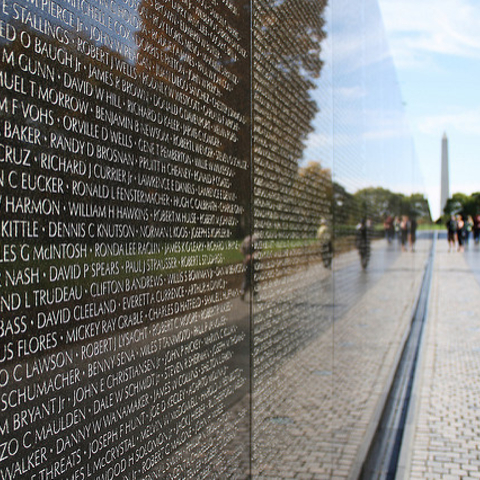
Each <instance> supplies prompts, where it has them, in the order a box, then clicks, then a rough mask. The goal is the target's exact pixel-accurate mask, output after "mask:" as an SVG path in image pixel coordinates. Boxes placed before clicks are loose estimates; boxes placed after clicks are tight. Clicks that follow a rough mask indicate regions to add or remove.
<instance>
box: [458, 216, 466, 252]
mask: <svg viewBox="0 0 480 480" xmlns="http://www.w3.org/2000/svg"><path fill="white" fill-rule="evenodd" d="M457 241H458V251H459V252H463V244H464V241H465V222H464V221H463V218H462V216H461V215H457Z"/></svg>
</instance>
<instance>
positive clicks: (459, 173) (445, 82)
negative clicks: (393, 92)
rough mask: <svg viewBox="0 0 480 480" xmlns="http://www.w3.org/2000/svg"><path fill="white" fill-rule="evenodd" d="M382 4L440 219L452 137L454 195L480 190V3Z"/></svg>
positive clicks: (423, 0)
mask: <svg viewBox="0 0 480 480" xmlns="http://www.w3.org/2000/svg"><path fill="white" fill-rule="evenodd" d="M378 3H379V5H380V9H381V12H382V16H383V21H384V25H385V29H386V33H387V38H388V42H389V45H390V50H391V53H392V56H393V60H394V63H395V66H396V70H397V77H398V81H399V86H400V89H401V94H402V98H403V102H404V105H405V111H406V115H407V119H408V121H409V124H410V130H411V133H412V135H413V138H414V145H415V149H416V155H417V157H418V162H419V164H420V168H421V171H422V175H423V183H424V186H425V192H426V194H427V195H428V198H429V201H430V209H431V213H432V216H433V218H434V219H436V218H438V216H439V215H440V159H441V139H442V136H443V133H444V132H445V133H446V134H447V137H448V145H449V160H450V195H452V194H453V193H456V192H463V193H466V194H470V193H473V192H475V191H480V1H478V0H378Z"/></svg>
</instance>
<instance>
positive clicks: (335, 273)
mask: <svg viewBox="0 0 480 480" xmlns="http://www.w3.org/2000/svg"><path fill="white" fill-rule="evenodd" d="M419 178H420V177H419V175H418V173H417V170H416V159H415V154H414V149H413V147H412V143H411V140H410V136H409V133H408V128H407V126H406V123H405V121H404V117H403V112H402V105H401V98H400V96H399V92H398V89H397V84H396V79H395V73H394V69H393V66H392V63H391V59H390V56H389V53H388V48H387V46H386V43H385V37H384V33H383V30H382V28H381V19H380V16H379V12H378V9H377V6H376V3H375V2H374V1H373V0H362V2H350V1H347V0H335V2H330V4H327V2H326V1H324V0H281V1H273V0H252V1H247V0H237V1H231V0H212V1H209V2H206V1H204V0H57V1H53V0H17V1H12V0H0V480H20V479H22V480H23V479H29V480H53V479H68V480H82V479H94V480H111V479H114V478H119V479H122V480H150V479H187V478H191V479H200V478H205V479H214V478H215V479H225V478H239V479H243V478H283V476H286V477H288V478H294V477H295V475H297V474H299V473H305V471H304V465H305V464H307V465H309V468H311V469H312V470H311V471H310V474H311V475H312V477H313V478H322V479H323V478H330V477H331V476H333V475H336V476H339V475H340V476H342V475H344V476H345V478H347V476H348V475H349V472H350V473H351V472H353V471H355V464H356V462H358V455H360V453H361V452H362V451H364V450H365V448H366V447H365V444H364V441H363V436H362V433H361V432H360V433H359V432H358V431H357V430H356V427H357V426H358V425H363V424H365V423H368V421H369V419H370V418H372V417H373V416H374V415H373V413H372V411H371V409H369V408H370V407H369V406H368V405H367V403H366V401H365V402H364V400H365V395H367V394H368V395H370V394H371V392H372V391H373V392H378V391H381V390H382V388H383V386H382V385H380V386H379V384H378V381H377V380H375V378H372V377H369V376H368V374H367V373H368V372H370V371H371V370H372V368H374V367H371V365H374V364H375V362H376V361H379V359H380V358H386V357H388V356H389V355H393V354H394V353H395V351H394V349H395V348H397V346H396V344H395V342H394V341H392V337H389V336H388V335H387V334H386V335H385V336H384V337H382V338H385V339H386V340H385V341H384V342H383V340H382V342H383V343H382V342H380V344H377V343H375V342H374V341H373V340H372V338H371V336H369V334H370V332H372V331H373V332H380V330H379V329H378V328H377V326H376V325H374V324H371V323H370V321H369V320H368V319H372V318H376V317H375V315H377V316H378V317H379V318H382V319H387V320H388V321H387V322H383V325H384V326H385V329H386V331H387V332H390V334H391V335H397V336H398V335H400V334H401V333H402V332H403V330H402V328H404V325H405V319H404V318H403V317H402V318H397V317H395V316H394V315H392V314H391V311H387V310H386V309H385V308H384V307H382V306H378V303H377V304H376V305H377V306H376V307H375V306H372V305H373V304H371V303H370V302H372V299H373V298H378V295H380V293H378V292H377V291H376V290H375V289H374V287H376V286H378V285H380V284H381V285H388V284H389V283H388V282H389V281H393V280H392V279H394V276H392V275H393V274H392V272H398V271H402V272H403V271H404V270H405V268H406V270H405V271H406V273H405V275H406V278H407V281H405V282H404V283H403V285H404V286H405V288H403V289H399V290H398V291H397V292H393V293H392V297H391V299H390V305H392V304H395V305H397V304H396V303H395V302H397V300H398V299H399V298H401V299H402V301H404V302H405V303H404V304H402V305H403V306H402V307H401V308H400V307H399V310H401V311H402V312H405V311H407V310H408V308H409V304H410V303H413V300H414V298H415V296H416V283H415V281H414V280H415V279H416V275H417V273H418V272H419V271H420V270H419V267H417V265H420V264H421V262H417V263H415V261H414V260H413V258H412V259H411V262H410V263H408V262H407V263H406V264H403V266H402V265H400V267H399V266H398V265H397V263H395V262H397V261H399V259H400V260H401V258H400V250H399V248H396V247H395V246H390V243H388V245H387V244H385V242H386V241H384V240H379V241H378V242H376V243H375V242H373V244H374V245H373V247H372V253H371V257H372V259H371V263H370V266H369V268H367V269H362V267H361V265H360V260H359V256H358V251H357V250H358V248H357V247H358V231H359V225H361V224H362V220H365V222H366V221H367V220H368V222H369V223H368V225H369V229H368V238H370V237H372V238H374V237H375V238H376V237H380V236H381V234H382V231H381V230H382V227H381V225H382V224H383V222H384V220H385V219H386V217H388V216H401V215H412V214H414V216H415V218H418V219H420V218H422V215H423V216H426V211H427V210H428V205H427V206H426V207H425V205H426V203H425V199H424V197H423V196H422V195H421V194H418V195H417V196H410V197H408V196H407V195H410V194H411V193H412V192H418V191H420V185H419ZM387 191H388V192H389V193H391V194H392V195H390V194H388V195H387V194H386V193H385V192H387ZM407 192H408V193H407ZM402 202H403V203H402ZM412 205H413V206H412ZM365 224H366V223H365ZM382 242H383V243H382ZM384 244H385V245H384ZM389 249H390V250H389ZM375 252H377V253H375ZM378 252H381V254H380V253H378ZM369 253H370V251H369ZM392 265H395V269H394V268H393V267H392V269H391V268H390V267H391V266H392ZM405 265H407V267H408V268H407V267H405ZM404 267H405V268H404ZM410 267H412V268H411V270H409V268H410ZM402 268H403V269H404V270H402ZM395 278H396V277H395ZM410 279H413V280H412V281H411V282H410ZM371 292H376V293H372V294H371ZM370 294H371V295H370ZM395 294H396V295H395ZM375 295H377V296H375ZM409 302H410V303H409ZM375 309H377V310H375ZM395 311H396V310H395ZM372 312H376V313H375V315H373V313H372ZM366 352H368V354H367V353H366ZM382 355H383V357H382ZM379 371H380V370H379ZM352 375H353V376H352ZM380 377H381V376H379V378H380ZM360 378H362V379H363V383H362V382H358V381H357V380H358V379H360ZM381 378H383V377H381ZM365 386H366V387H365ZM385 388H386V386H385ZM368 395H367V396H368ZM352 398H355V399H357V400H358V402H356V403H355V402H353V403H352ZM372 398H373V399H374V395H373V394H372ZM362 402H364V403H362ZM348 405H355V412H352V411H351V409H350V408H348ZM352 439H354V441H353V443H352V442H351V440H352ZM362 442H363V443H362ZM352 452H353V453H352ZM359 452H360V453H359ZM342 469H343V470H342ZM307 473H308V472H307Z"/></svg>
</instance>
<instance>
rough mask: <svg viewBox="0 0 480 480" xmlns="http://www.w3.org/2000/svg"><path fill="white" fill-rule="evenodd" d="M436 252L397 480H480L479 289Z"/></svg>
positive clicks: (442, 251) (456, 258) (460, 262)
mask: <svg viewBox="0 0 480 480" xmlns="http://www.w3.org/2000/svg"><path fill="white" fill-rule="evenodd" d="M436 250H437V251H436V258H435V265H434V273H433V282H432V290H431V297H430V305H429V315H428V323H427V325H426V330H425V332H424V340H423V346H422V353H421V358H420V366H419V369H418V371H419V373H418V376H417V378H416V380H415V384H414V393H415V395H414V400H415V402H414V405H413V409H412V414H411V416H410V418H409V427H408V429H407V435H406V438H405V443H404V449H403V451H402V465H401V467H402V469H401V471H400V472H399V474H398V475H397V479H401V478H404V479H412V480H413V479H416V480H424V479H445V480H447V479H456V480H458V479H463V478H480V285H479V284H478V282H477V281H476V280H475V277H474V274H473V273H472V271H471V269H470V268H469V266H468V265H467V263H466V261H465V258H464V256H463V255H462V254H460V253H458V252H450V253H449V252H448V248H447V242H446V241H438V242H437V249H436ZM478 254H479V255H480V251H479V252H478Z"/></svg>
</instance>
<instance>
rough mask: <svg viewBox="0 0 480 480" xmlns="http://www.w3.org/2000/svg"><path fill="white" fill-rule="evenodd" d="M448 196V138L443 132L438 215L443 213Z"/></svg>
mask: <svg viewBox="0 0 480 480" xmlns="http://www.w3.org/2000/svg"><path fill="white" fill-rule="evenodd" d="M449 197H450V193H449V178H448V139H447V134H446V133H444V134H443V137H442V179H441V184H440V215H443V209H444V208H445V205H446V204H447V200H448V198H449Z"/></svg>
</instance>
